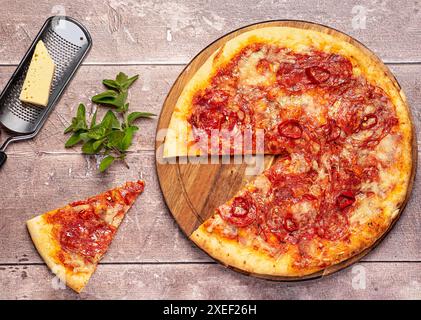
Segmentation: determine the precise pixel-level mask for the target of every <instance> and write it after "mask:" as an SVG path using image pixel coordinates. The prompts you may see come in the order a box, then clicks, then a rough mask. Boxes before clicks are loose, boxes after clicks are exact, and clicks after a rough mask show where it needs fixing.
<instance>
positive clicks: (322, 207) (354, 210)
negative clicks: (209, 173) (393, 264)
mask: <svg viewBox="0 0 421 320" xmlns="http://www.w3.org/2000/svg"><path fill="white" fill-rule="evenodd" d="M368 170H372V169H367V170H364V171H361V172H360V173H357V172H354V171H352V170H351V168H350V167H348V168H342V169H340V171H336V172H331V173H329V174H332V175H335V178H334V179H335V181H334V182H333V181H332V177H331V176H329V175H327V174H326V172H324V171H319V172H317V171H315V170H314V168H313V167H312V164H311V162H309V161H307V160H306V159H305V158H304V157H302V155H300V154H299V153H293V154H291V155H288V156H284V157H281V158H280V159H278V160H277V161H276V162H275V163H274V165H273V166H272V167H270V168H269V169H267V170H266V171H265V172H263V173H262V174H261V175H259V176H258V177H257V178H256V179H255V180H254V181H253V182H250V183H248V184H247V185H246V186H245V187H244V188H243V189H241V190H240V191H238V193H237V194H236V195H235V196H234V197H233V198H232V199H230V200H229V201H228V202H227V203H225V204H223V205H221V206H220V207H219V208H217V209H216V211H215V213H214V214H213V216H211V217H210V218H209V219H207V220H206V221H205V222H204V223H203V224H202V225H200V227H199V228H198V229H196V230H195V231H194V232H193V233H192V235H191V236H190V239H191V240H193V241H194V242H195V243H196V244H197V245H198V246H199V247H200V248H202V249H203V250H205V251H206V252H207V253H208V254H209V255H210V256H212V257H213V258H214V259H216V260H218V261H220V262H221V263H223V264H225V265H228V266H232V267H234V268H237V269H240V270H243V271H246V272H249V273H252V274H255V275H261V276H266V277H267V276H282V277H303V276H306V275H310V274H312V273H315V272H318V271H320V270H323V269H326V268H327V267H330V266H332V265H335V264H337V263H339V262H342V261H344V260H346V259H348V258H350V257H352V256H354V255H356V254H358V253H359V252H361V251H363V250H364V249H365V248H368V247H369V246H370V245H372V244H373V243H374V242H375V241H376V240H377V239H379V237H381V236H382V234H384V232H385V231H386V230H387V229H388V228H389V227H390V225H391V223H392V221H393V220H394V219H395V218H396V216H397V214H398V212H399V206H395V205H391V206H388V207H385V205H384V201H385V198H384V196H383V192H386V191H388V190H390V186H387V185H386V186H384V185H383V186H377V185H375V184H373V176H369V171H368ZM371 173H373V172H371ZM393 188H394V189H395V190H399V188H400V186H399V185H398V186H396V185H395V186H394V187H393ZM374 190H376V191H377V192H378V193H377V194H376V193H375V192H374ZM386 201H389V200H386Z"/></svg>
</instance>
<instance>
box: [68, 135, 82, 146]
mask: <svg viewBox="0 0 421 320" xmlns="http://www.w3.org/2000/svg"><path fill="white" fill-rule="evenodd" d="M80 141H82V138H81V137H80V133H79V132H75V133H73V135H72V136H71V137H70V138H69V139H68V140H67V141H66V143H65V145H64V147H66V148H70V147H73V146H74V145H76V144H78V143H79V142H80Z"/></svg>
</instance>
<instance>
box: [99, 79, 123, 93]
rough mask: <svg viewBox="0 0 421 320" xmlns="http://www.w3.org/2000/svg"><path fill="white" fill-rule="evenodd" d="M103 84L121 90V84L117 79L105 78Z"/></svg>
mask: <svg viewBox="0 0 421 320" xmlns="http://www.w3.org/2000/svg"><path fill="white" fill-rule="evenodd" d="M102 84H103V85H104V86H106V87H108V88H110V89H116V90H120V89H121V86H120V84H118V83H117V82H116V81H115V80H111V79H104V80H102Z"/></svg>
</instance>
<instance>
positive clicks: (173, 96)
mask: <svg viewBox="0 0 421 320" xmlns="http://www.w3.org/2000/svg"><path fill="white" fill-rule="evenodd" d="M273 26H288V27H296V28H301V29H311V30H317V31H320V32H324V33H327V34H330V35H333V36H335V37H338V38H341V39H342V40H345V41H347V42H350V43H352V44H353V45H355V46H356V47H358V48H359V49H361V50H362V51H363V52H364V53H365V54H367V55H368V56H371V57H372V58H374V60H375V61H378V64H379V66H380V67H381V68H382V69H383V70H384V72H385V75H387V76H388V77H389V78H390V79H391V80H392V81H393V82H394V84H395V86H396V87H397V88H398V89H399V91H400V92H401V95H402V97H403V99H404V101H405V103H406V104H407V102H406V98H405V95H404V94H403V92H402V90H401V88H400V85H399V83H398V82H397V80H396V79H395V77H394V76H393V74H392V73H391V71H390V70H389V69H388V68H387V67H386V66H385V65H384V64H383V63H382V61H381V60H380V59H379V58H377V57H376V56H375V54H374V53H372V52H371V51H370V50H369V49H368V48H366V47H365V46H364V45H362V44H361V43H360V42H358V41H357V40H355V39H353V38H352V37H350V36H348V35H346V34H344V33H342V32H339V31H337V30H334V29H332V28H329V27H326V26H323V25H319V24H315V23H310V22H304V21H294V20H277V21H268V22H262V23H257V24H253V25H250V26H247V27H244V28H241V29H238V30H235V31H233V32H231V33H229V34H227V35H225V36H223V37H222V38H220V39H218V40H216V41H215V42H213V43H211V44H210V45H209V46H207V47H206V48H205V49H203V50H202V51H201V52H200V53H199V54H198V55H197V56H196V57H194V58H193V60H192V61H191V62H190V63H189V64H188V65H187V66H186V68H185V69H184V70H183V71H182V73H181V74H180V75H179V77H178V78H177V80H176V81H175V83H174V85H173V86H172V88H171V90H170V92H169V93H168V96H167V98H166V100H165V102H164V105H163V108H162V111H161V114H160V118H159V121H158V127H157V135H156V169H157V174H158V179H159V183H160V186H161V190H162V193H163V195H164V199H165V202H166V204H167V206H168V208H169V210H170V211H171V214H172V215H173V217H174V219H175V220H176V221H177V223H178V225H179V227H180V228H181V230H182V231H183V232H184V233H185V234H186V235H187V236H188V237H190V235H191V234H192V233H193V231H194V230H196V228H197V227H199V225H200V224H202V223H203V222H204V221H205V220H206V219H207V218H209V217H210V216H211V215H212V214H213V213H214V210H215V209H216V208H217V207H219V206H220V205H221V204H223V203H225V202H226V201H227V200H229V199H230V198H231V197H233V196H234V195H235V193H236V192H237V191H238V190H239V189H240V188H241V187H242V186H244V185H245V184H246V183H247V182H248V181H249V180H250V179H253V178H254V176H246V175H245V171H246V168H247V164H244V163H243V164H234V163H233V159H231V161H230V163H227V164H221V161H220V160H221V159H219V161H217V162H218V163H215V164H208V163H206V164H200V163H199V164H195V163H187V161H184V160H185V159H177V160H175V161H173V162H174V163H165V162H164V160H163V158H162V149H163V141H164V137H165V131H163V130H165V129H166V128H168V126H169V123H170V119H171V116H172V113H173V110H174V107H175V104H176V102H177V99H178V97H179V95H180V94H181V92H182V90H183V88H184V86H185V85H186V84H187V82H188V81H189V80H190V79H191V77H192V76H193V75H194V74H195V72H196V71H197V70H198V69H199V68H200V67H201V66H202V64H203V63H204V62H205V61H206V60H207V59H208V58H209V56H210V55H212V53H214V52H215V50H216V49H218V48H219V47H220V46H222V45H223V44H224V43H225V42H227V41H228V40H230V39H232V38H234V37H236V36H238V35H240V34H241V33H244V32H246V31H250V30H254V29H259V28H264V27H273ZM407 107H408V106H407ZM408 110H409V107H408ZM413 145H414V148H413V150H414V152H413V160H414V161H413V164H414V165H413V172H412V177H411V185H410V188H409V189H408V195H407V198H406V200H405V203H403V204H402V207H401V212H402V210H403V208H404V207H405V204H406V202H407V200H408V196H409V194H410V191H411V189H412V183H413V180H414V176H415V168H416V160H417V152H416V139H415V135H414V138H413ZM273 160H274V156H271V155H266V156H265V168H267V167H269V166H270V165H271V163H272V162H273ZM399 217H400V214H399V215H398V216H397V218H396V219H395V221H394V222H393V223H392V225H391V227H390V228H389V230H390V229H391V228H392V226H393V225H394V223H395V222H396V221H397V220H398V218H399ZM389 230H388V231H389ZM386 234H387V232H386V233H385V234H384V235H383V237H384V236H385V235H386ZM383 237H381V238H380V239H378V241H376V243H375V244H374V245H373V246H371V247H370V248H367V249H366V250H364V251H363V252H361V253H360V254H358V255H356V256H354V257H352V258H350V259H348V260H346V261H343V262H342V263H340V264H337V265H334V266H331V267H329V268H327V269H325V270H323V271H320V272H317V273H314V274H311V275H309V276H306V277H299V278H295V277H269V276H266V275H259V274H252V275H253V276H257V277H262V278H267V279H271V280H281V281H291V280H305V279H313V278H318V277H322V276H325V275H328V274H331V273H333V272H336V271H338V270H341V269H343V268H345V267H347V266H349V265H351V264H353V263H355V262H356V261H358V260H360V259H361V258H362V257H364V256H365V255H366V254H367V253H368V252H370V251H371V250H372V249H373V248H374V247H375V246H376V245H377V244H378V243H379V242H380V241H381V240H382V239H383ZM228 267H230V268H232V269H235V268H233V267H231V266H228ZM237 271H240V272H243V273H245V272H244V271H242V270H237Z"/></svg>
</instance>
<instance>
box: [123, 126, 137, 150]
mask: <svg viewBox="0 0 421 320" xmlns="http://www.w3.org/2000/svg"><path fill="white" fill-rule="evenodd" d="M137 130H139V128H138V127H136V126H130V127H128V128H126V129H125V130H124V137H123V139H122V140H121V143H120V150H122V151H126V150H127V149H129V147H130V146H131V145H132V140H133V135H134V133H135V132H136V131H137Z"/></svg>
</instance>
